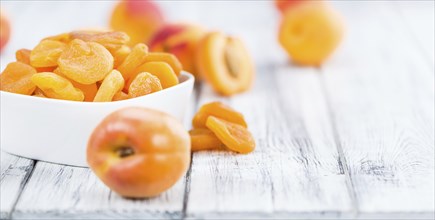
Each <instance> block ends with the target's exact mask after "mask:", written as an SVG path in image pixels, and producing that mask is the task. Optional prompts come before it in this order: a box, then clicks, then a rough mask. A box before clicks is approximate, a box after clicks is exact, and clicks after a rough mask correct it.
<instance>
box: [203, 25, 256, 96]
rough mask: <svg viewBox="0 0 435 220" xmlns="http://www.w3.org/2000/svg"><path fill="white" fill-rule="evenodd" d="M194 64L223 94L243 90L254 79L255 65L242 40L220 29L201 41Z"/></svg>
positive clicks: (216, 89)
mask: <svg viewBox="0 0 435 220" xmlns="http://www.w3.org/2000/svg"><path fill="white" fill-rule="evenodd" d="M196 65H197V68H198V70H199V72H200V74H201V76H202V77H204V78H205V80H206V81H207V82H209V83H210V84H211V86H212V87H213V89H214V90H215V91H216V92H218V93H220V94H222V95H227V96H228V95H233V94H235V93H240V92H243V91H245V90H247V89H248V88H249V87H250V86H251V84H252V82H253V79H254V66H253V63H252V60H251V57H250V55H249V53H248V51H247V50H246V48H245V46H244V44H243V43H242V41H241V40H240V39H238V38H235V37H228V36H225V35H224V34H222V33H219V32H212V33H209V34H207V35H206V36H205V37H204V38H203V39H202V40H201V42H200V43H199V45H198V47H197V55H196Z"/></svg>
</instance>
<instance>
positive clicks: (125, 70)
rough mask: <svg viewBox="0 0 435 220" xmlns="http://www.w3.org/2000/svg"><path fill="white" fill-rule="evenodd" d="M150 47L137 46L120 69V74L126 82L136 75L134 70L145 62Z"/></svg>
mask: <svg viewBox="0 0 435 220" xmlns="http://www.w3.org/2000/svg"><path fill="white" fill-rule="evenodd" d="M147 53H148V47H147V46H146V45H145V44H136V46H134V47H133V49H132V50H131V52H130V54H128V56H127V57H126V58H125V60H124V62H122V64H121V65H120V66H119V67H118V70H119V72H121V74H122V76H123V77H124V79H125V80H129V79H130V78H131V77H132V76H133V75H134V70H135V69H136V68H137V67H138V66H140V65H141V64H143V63H144V62H145V57H146V55H147Z"/></svg>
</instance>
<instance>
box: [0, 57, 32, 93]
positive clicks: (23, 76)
mask: <svg viewBox="0 0 435 220" xmlns="http://www.w3.org/2000/svg"><path fill="white" fill-rule="evenodd" d="M35 73H36V70H35V69H34V68H33V67H31V66H29V65H27V64H25V63H21V62H12V63H9V64H8V65H7V66H6V68H5V70H4V71H3V72H2V74H1V75H0V89H1V90H2V91H7V92H13V93H18V94H23V95H30V94H32V93H33V91H34V90H35V84H33V83H32V81H31V80H30V79H31V77H32V75H33V74H35Z"/></svg>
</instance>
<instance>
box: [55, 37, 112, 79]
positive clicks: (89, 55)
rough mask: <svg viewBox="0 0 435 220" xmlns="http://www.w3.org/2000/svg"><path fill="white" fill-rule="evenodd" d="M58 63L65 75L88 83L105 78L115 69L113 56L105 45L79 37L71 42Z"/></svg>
mask: <svg viewBox="0 0 435 220" xmlns="http://www.w3.org/2000/svg"><path fill="white" fill-rule="evenodd" d="M58 63H59V68H60V71H61V72H62V73H63V74H65V76H67V77H68V78H70V79H72V80H74V81H76V82H78V83H81V84H86V85H87V84H93V83H96V82H97V81H100V80H102V79H104V77H106V75H107V74H108V73H109V72H110V71H111V70H112V69H113V57H112V55H111V54H110V52H109V51H108V50H107V49H106V48H105V47H103V46H101V45H100V44H98V43H95V42H84V41H82V40H79V39H75V40H73V41H71V42H70V43H69V45H68V48H67V49H66V50H65V51H64V52H63V53H62V54H61V56H60V57H59V60H58Z"/></svg>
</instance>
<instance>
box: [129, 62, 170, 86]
mask: <svg viewBox="0 0 435 220" xmlns="http://www.w3.org/2000/svg"><path fill="white" fill-rule="evenodd" d="M134 72H135V73H136V74H139V73H142V72H148V73H151V74H153V75H154V76H157V78H159V80H160V83H161V84H162V88H163V89H166V88H169V87H171V86H175V85H177V84H178V77H177V75H176V74H175V73H174V70H172V68H171V66H169V64H167V63H165V62H148V63H144V64H142V65H141V66H139V67H138V68H136V69H135V70H134ZM130 84H131V81H130V83H129V84H128V85H127V86H130Z"/></svg>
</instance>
